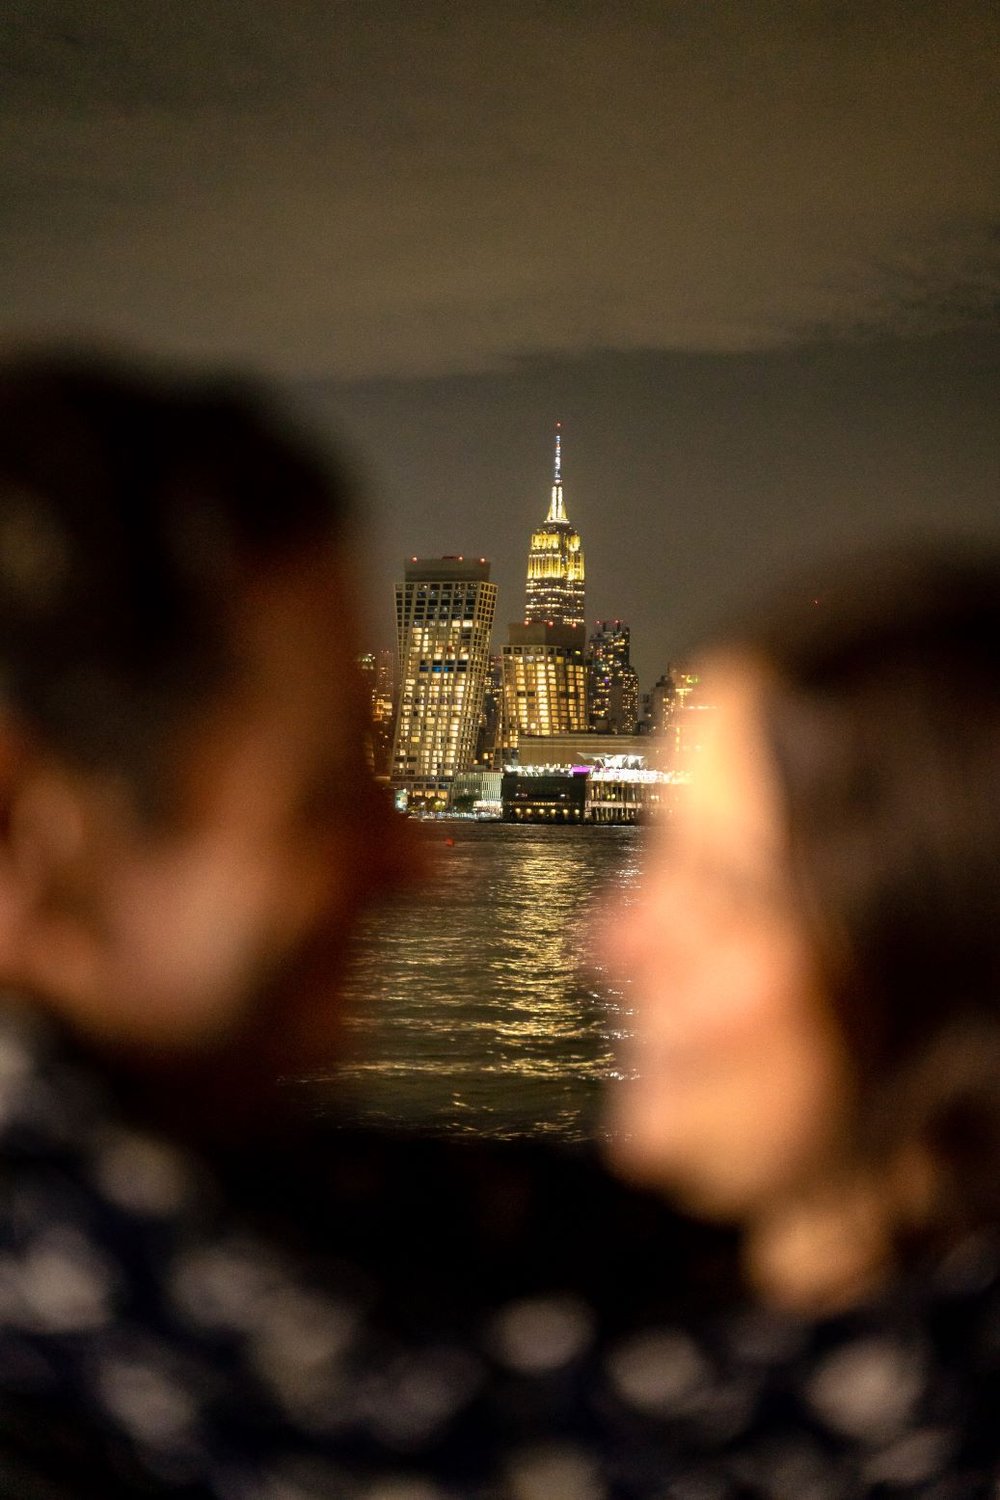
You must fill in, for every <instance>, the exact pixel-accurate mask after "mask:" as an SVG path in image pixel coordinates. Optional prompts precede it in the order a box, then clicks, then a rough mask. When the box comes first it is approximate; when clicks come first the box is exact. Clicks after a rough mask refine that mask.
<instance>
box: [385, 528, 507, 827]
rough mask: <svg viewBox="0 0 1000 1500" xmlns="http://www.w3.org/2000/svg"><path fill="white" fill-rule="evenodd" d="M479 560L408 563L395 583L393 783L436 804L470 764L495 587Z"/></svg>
mask: <svg viewBox="0 0 1000 1500" xmlns="http://www.w3.org/2000/svg"><path fill="white" fill-rule="evenodd" d="M489 577H490V565H489V563H488V562H487V561H486V560H485V559H484V558H478V559H475V560H472V561H466V559H465V558H462V557H444V558H413V559H411V561H410V562H409V563H408V564H407V565H406V569H405V577H404V580H403V582H402V583H399V584H397V585H396V634H397V642H398V649H399V711H398V715H397V720H396V735H395V740H394V742H393V754H392V780H393V784H394V785H395V786H396V787H397V788H399V789H400V790H402V791H405V792H406V794H407V798H408V801H409V803H410V805H412V806H417V807H420V806H423V807H434V806H441V805H443V804H444V802H445V801H446V800H447V797H448V794H449V791H450V789H451V785H452V782H453V781H454V779H455V777H456V776H457V775H458V774H459V773H460V772H462V771H466V770H468V769H469V767H470V766H471V765H472V762H473V758H474V755H475V749H476V735H477V733H478V730H479V721H480V717H481V715H482V711H483V693H484V691H485V687H486V677H487V672H488V670H489V664H490V634H491V631H492V629H493V616H494V613H495V611H496V593H497V590H496V584H495V583H490V581H489Z"/></svg>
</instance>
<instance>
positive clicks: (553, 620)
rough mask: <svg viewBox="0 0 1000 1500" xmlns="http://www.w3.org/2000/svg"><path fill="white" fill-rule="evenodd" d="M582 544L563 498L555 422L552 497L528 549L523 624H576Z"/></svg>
mask: <svg viewBox="0 0 1000 1500" xmlns="http://www.w3.org/2000/svg"><path fill="white" fill-rule="evenodd" d="M583 583H584V566H583V548H582V547H581V545H580V533H579V532H578V531H577V530H576V528H575V527H574V526H572V525H571V524H570V521H569V518H568V516H567V515H566V506H565V503H564V501H563V483H562V431H561V426H560V424H559V423H558V422H557V423H556V459H555V469H554V472H553V477H552V498H551V500H550V502H549V513H548V515H547V516H546V517H545V523H544V525H542V526H539V528H538V530H537V531H535V532H533V533H532V536H531V548H530V550H529V552H528V591H527V602H526V605H525V610H524V620H525V624H530V623H532V622H537V623H539V624H548V625H579V626H582V625H583V623H584V611H583Z"/></svg>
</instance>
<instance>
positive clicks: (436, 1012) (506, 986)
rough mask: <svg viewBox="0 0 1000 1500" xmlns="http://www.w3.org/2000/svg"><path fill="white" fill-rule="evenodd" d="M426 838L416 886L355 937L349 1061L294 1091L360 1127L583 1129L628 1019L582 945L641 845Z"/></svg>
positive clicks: (583, 838) (505, 828) (598, 832)
mask: <svg viewBox="0 0 1000 1500" xmlns="http://www.w3.org/2000/svg"><path fill="white" fill-rule="evenodd" d="M426 829H427V834H428V838H429V840H430V842H431V844H432V850H433V853H434V860H433V867H432V876H431V879H430V881H429V882H428V884H427V886H426V888H425V889H424V890H423V891H422V892H421V893H420V894H419V895H418V896H415V897H413V898H411V899H410V900H408V901H406V902H405V903H401V904H399V905H396V906H394V907H392V908H391V909H390V910H388V911H384V912H381V913H379V914H377V915H376V916H374V917H372V918H370V919H369V920H368V922H367V923H366V925H365V928H364V930H363V932H362V934H361V938H360V941H359V944H358V952H357V959H356V963H355V965H354V968H353V972H352V976H351V980H350V983H349V986H348V994H347V1032H348V1036H349V1039H350V1042H351V1047H352V1057H351V1060H350V1061H349V1062H347V1063H345V1064H344V1065H343V1066H342V1067H341V1068H340V1069H339V1070H338V1071H337V1074H336V1075H335V1076H334V1075H331V1074H330V1073H325V1074H323V1075H322V1076H317V1077H314V1078H311V1079H306V1080H303V1086H304V1087H306V1088H308V1089H309V1090H310V1092H312V1093H313V1094H314V1096H315V1099H316V1102H317V1104H318V1106H319V1107H322V1106H323V1102H324V1100H325V1099H326V1098H327V1097H331V1096H332V1091H333V1090H334V1089H336V1092H337V1098H338V1100H339V1101H340V1103H341V1104H343V1103H344V1101H345V1100H346V1101H347V1105H348V1109H349V1113H350V1114H351V1115H352V1116H353V1117H354V1118H357V1119H361V1120H365V1121H369V1122H375V1121H379V1122H384V1123H399V1124H417V1125H421V1126H427V1127H430V1128H433V1129H442V1130H450V1131H465V1132H471V1133H481V1134H489V1135H524V1134H559V1135H565V1136H569V1137H573V1136H581V1135H586V1134H587V1133H588V1132H589V1130H590V1129H591V1122H592V1117H593V1108H594V1103H595V1098H596V1094H597V1090H598V1087H599V1085H600V1082H601V1080H602V1078H605V1077H607V1076H608V1075H609V1073H610V1072H611V1071H612V1069H613V1067H614V1057H613V1050H612V1038H613V1036H614V1034H615V1033H616V1032H617V1031H620V1030H621V1028H622V1025H623V1023H624V1017H625V1009H626V1004H625V1000H624V997H623V995H622V993H621V990H620V989H615V988H613V987H612V986H611V985H609V984H606V983H604V982H603V981H602V979H601V977H600V975H599V974H598V973H596V972H595V970H594V968H593V964H592V955H591V954H590V953H589V946H590V938H591V936H592V934H593V929H594V925H595V919H596V917H597V916H598V914H599V913H600V912H601V911H602V910H603V909H604V908H605V906H606V903H607V902H608V900H610V899H613V898H614V897H616V896H620V895H621V894H622V893H624V895H625V899H626V900H627V899H628V896H629V893H630V892H631V890H632V889H633V888H634V885H635V882H636V879H637V875H638V856H639V851H640V844H641V835H640V834H639V832H638V831H637V830H635V829H632V828H589V827H577V828H544V827H537V826H534V827H518V826H515V825H509V824H501V823H486V824H482V823H447V824H445V823H441V824H432V825H426ZM446 840H451V841H453V842H451V843H446V842H445V841H446Z"/></svg>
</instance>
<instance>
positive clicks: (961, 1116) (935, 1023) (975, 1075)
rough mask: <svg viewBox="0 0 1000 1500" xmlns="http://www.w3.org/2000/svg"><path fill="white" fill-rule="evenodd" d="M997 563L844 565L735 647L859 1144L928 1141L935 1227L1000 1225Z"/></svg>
mask: <svg viewBox="0 0 1000 1500" xmlns="http://www.w3.org/2000/svg"><path fill="white" fill-rule="evenodd" d="M998 641H1000V556H998V555H994V554H991V553H989V551H988V550H987V549H985V548H982V549H978V550H977V551H975V552H973V551H971V550H970V551H962V550H956V549H951V550H948V551H944V550H942V549H940V548H933V549H930V548H929V549H926V550H921V549H913V550H909V551H907V552H905V553H901V554H896V555H892V556H888V555H883V556H880V557H870V558H868V559H867V560H861V561H860V562H858V561H854V562H852V563H851V564H850V566H847V565H845V566H844V567H843V568H842V570H841V571H840V574H839V576H838V577H837V578H836V579H835V580H834V581H833V583H832V584H831V586H830V587H828V588H825V589H823V590H821V591H819V593H818V594H812V591H810V593H809V594H807V593H806V592H805V591H803V592H802V593H800V594H799V596H798V598H797V599H796V600H795V602H794V603H788V602H785V603H784V604H783V605H782V606H781V607H780V608H778V609H776V610H774V611H773V612H772V613H770V614H769V615H767V616H765V617H764V618H763V619H760V620H758V622H757V623H756V624H755V625H754V627H753V628H752V629H751V630H749V631H744V632H742V633H741V644H742V645H744V646H746V647H748V648H749V649H750V650H751V651H753V652H754V653H755V654H756V655H757V656H758V657H759V658H763V660H764V661H765V662H766V663H767V664H768V665H769V667H770V669H771V673H773V678H772V679H771V685H770V688H769V691H768V693H767V698H766V705H765V716H766V723H767V730H768V734H769V737H770V742H771V744H772V746H773V751H774V756H775V760H776V764H777V767H778V770H779V774H780V777H781V779H782V782H783V789H784V796H785V801H786V806H787V813H788V837H789V843H790V852H791V861H792V868H793V875H794V878H795V879H796V881H797V883H798V886H799V889H800V892H801V896H802V900H803V903H804V907H805V910H806V913H807V918H808V921H809V923H810V926H811V932H812V937H813V941H814V945H815V951H816V954H817V958H818V962H819V964H820V969H821V975H822V978H823V980H824V981H825V985H826V989H827V993H828V994H829V996H830V997H831V1000H832V1003H833V1005H834V1008H835V1013H836V1015H837V1017H838V1019H839V1023H840V1025H841V1028H842V1031H843V1034H844V1036H845V1037H846V1040H847V1043H848V1046H849V1049H850V1052H851V1054H852V1056H853V1059H854V1063H855V1068H856V1076H857V1080H858V1089H859V1111H858V1120H857V1132H858V1145H859V1146H860V1147H861V1148H862V1149H863V1150H864V1151H865V1152H866V1153H867V1154H868V1155H869V1156H870V1157H874V1158H875V1159H881V1160H883V1161H885V1160H889V1159H891V1158H892V1156H893V1155H894V1154H895V1153H896V1152H897V1151H898V1149H899V1148H900V1146H902V1145H904V1144H905V1143H907V1142H909V1141H920V1142H923V1143H924V1144H925V1145H926V1146H927V1147H929V1149H930V1151H931V1153H932V1158H933V1159H934V1160H936V1161H937V1163H938V1165H939V1167H942V1168H943V1171H942V1172H941V1174H940V1175H941V1177H942V1198H941V1203H940V1205H939V1213H938V1216H937V1220H936V1227H937V1228H938V1229H939V1230H941V1229H943V1230H946V1231H950V1232H955V1231H957V1230H961V1229H964V1228H967V1227H969V1226H972V1225H975V1224H982V1223H984V1222H992V1223H997V1222H1000V651H998V647H997V642H998Z"/></svg>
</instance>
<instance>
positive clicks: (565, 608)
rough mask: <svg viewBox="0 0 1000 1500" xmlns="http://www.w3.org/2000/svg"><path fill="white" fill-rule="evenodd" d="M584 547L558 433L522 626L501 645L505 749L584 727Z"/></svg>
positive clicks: (533, 551) (515, 627)
mask: <svg viewBox="0 0 1000 1500" xmlns="http://www.w3.org/2000/svg"><path fill="white" fill-rule="evenodd" d="M583 588H584V569H583V549H582V548H581V546H580V533H579V532H578V531H576V530H575V528H574V527H573V526H571V525H570V522H569V520H568V519H567V517H566V507H565V503H564V501H563V484H562V433H561V431H560V429H559V427H558V426H557V428H556V458H555V472H554V475H553V483H552V496H551V499H550V502H549V513H548V516H547V517H546V519H545V522H544V524H543V525H542V526H539V527H538V529H537V530H536V531H534V532H533V533H532V537H531V548H530V550H529V552H528V583H527V595H526V600H525V610H524V622H523V624H522V623H520V622H518V623H517V624H513V625H511V626H510V629H509V634H508V644H507V645H506V646H504V648H503V687H504V710H505V720H506V729H507V735H508V748H509V749H511V750H513V749H516V747H517V742H518V739H519V738H520V736H521V735H523V734H542V735H551V734H578V733H580V732H581V731H582V730H585V729H586V728H587V671H586V664H585V661H584V645H585V635H584V624H583V619H584V615H583V605H584V599H583Z"/></svg>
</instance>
